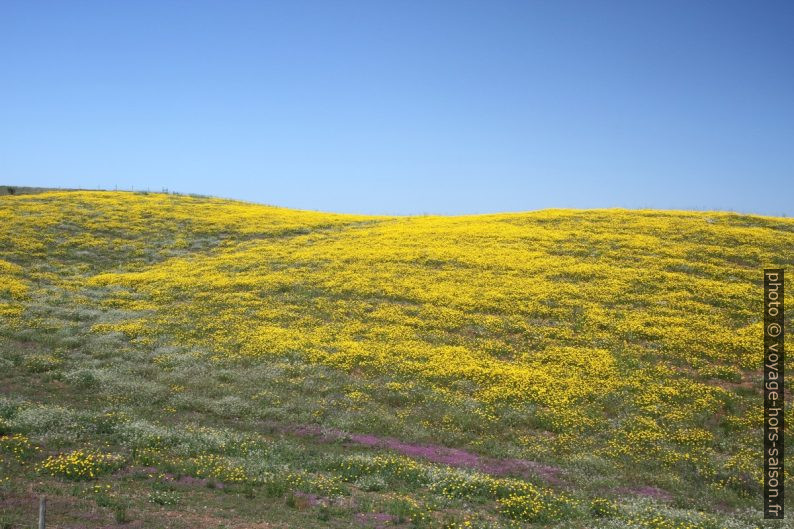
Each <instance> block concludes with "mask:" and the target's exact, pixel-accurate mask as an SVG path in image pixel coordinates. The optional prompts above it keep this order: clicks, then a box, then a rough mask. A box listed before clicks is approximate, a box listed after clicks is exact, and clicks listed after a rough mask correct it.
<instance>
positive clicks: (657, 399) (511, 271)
mask: <svg viewBox="0 0 794 529" xmlns="http://www.w3.org/2000/svg"><path fill="white" fill-rule="evenodd" d="M792 264H794V220H789V219H783V218H772V217H758V216H748V215H737V214H732V213H717V212H702V213H701V212H684V211H651V210H647V211H628V210H592V211H578V210H546V211H540V212H533V213H515V214H499V215H479V216H465V217H439V216H416V217H373V216H354V215H335V214H326V213H317V212H309V211H295V210H289V209H282V208H276V207H269V206H262V205H254V204H247V203H241V202H235V201H229V200H219V199H213V198H206V197H188V196H181V195H168V194H149V193H122V192H77V191H75V192H51V193H47V192H45V193H37V194H21V193H15V194H13V195H4V196H0V435H2V437H0V455H2V463H0V513H2V514H0V524H5V525H4V527H17V526H20V527H29V526H31V525H32V524H33V522H34V520H35V516H34V514H35V512H34V511H35V498H36V497H37V496H38V495H39V494H46V495H47V496H48V497H49V498H50V520H51V523H52V524H54V526H56V527H91V528H93V527H108V526H113V525H118V526H124V527H179V528H182V527H184V528H188V527H196V526H206V527H263V528H264V527H362V528H366V527H389V526H399V527H411V526H414V527H431V528H436V527H438V528H441V527H449V528H458V527H459V528H464V527H474V528H500V527H505V528H506V527H524V526H527V527H535V526H537V527H559V528H563V527H565V528H569V527H581V528H604V529H606V528H622V527H629V528H659V529H667V528H680V529H684V528H713V529H719V528H750V527H759V526H761V522H760V518H761V514H760V512H761V511H760V508H761V499H760V490H761V489H760V484H761V481H760V479H761V414H762V409H763V404H762V400H761V393H760V388H761V383H760V379H761V371H760V369H759V368H760V367H761V366H762V327H761V323H762V292H761V284H762V269H763V268H764V267H787V268H788V269H789V270H791V267H792ZM789 277H791V276H790V275H789ZM786 287H787V289H788V292H792V291H794V290H792V288H791V282H790V281H789V282H787V285H786ZM789 304H790V303H789ZM787 328H788V329H789V336H790V329H792V328H794V326H792V324H791V322H790V321H789V322H788V327H787ZM789 339H790V338H789ZM789 402H790V399H789ZM786 417H787V420H789V421H790V420H791V410H790V409H788V410H787V411H786ZM789 446H790V445H789ZM789 508H791V507H789ZM768 526H769V527H782V526H785V527H791V526H792V525H790V524H789V525H785V524H780V523H778V524H777V525H775V524H772V523H770V524H768Z"/></svg>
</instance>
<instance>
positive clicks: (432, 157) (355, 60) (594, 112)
mask: <svg viewBox="0 0 794 529" xmlns="http://www.w3.org/2000/svg"><path fill="white" fill-rule="evenodd" d="M792 27H794V2H788V1H783V2H774V1H764V2H750V1H749V0H748V1H746V2H731V1H719V2H717V1H705V0H704V1H698V2H691V1H676V0H672V1H671V0H666V1H659V2H653V1H642V2H636V1H625V2H612V1H584V0H582V1H580V2H570V1H562V0H555V1H551V0H549V1H543V2H533V1H528V0H527V1H517V2H505V1H494V2H486V1H481V2H465V1H450V2H444V1H428V2H424V1H405V2H386V1H377V0H370V1H361V2H341V1H334V0H324V1H316V2H303V1H292V0H290V1H282V2H265V1H256V2H253V1H252V2H241V1H224V2H221V1H213V2H204V1H200V0H195V1H169V0H157V1H143V0H136V1H134V2H107V1H96V2H88V1H77V0H76V1H69V2H56V1H52V2H38V1H33V0H26V1H19V2H16V1H3V2H2V3H0V65H2V67H0V183H2V184H16V185H36V186H56V187H87V188H96V187H102V188H109V189H113V188H114V187H118V188H119V189H129V188H133V187H134V188H135V189H145V188H149V189H151V190H160V189H162V188H168V189H170V190H176V191H181V192H194V193H203V194H211V195H216V196H224V197H233V198H239V199H244V200H250V201H255V202H264V203H269V204H277V205H281V206H288V207H296V208H305V209H319V210H326V211H340V212H360V213H398V214H408V213H443V214H463V213H482V212H496V211H523V210H534V209H542V208H547V207H574V208H591V207H615V206H617V207H630V208H644V207H651V208H684V209H730V210H737V211H743V212H756V213H763V214H772V215H781V214H785V215H792V214H794V31H792V30H791V28H792Z"/></svg>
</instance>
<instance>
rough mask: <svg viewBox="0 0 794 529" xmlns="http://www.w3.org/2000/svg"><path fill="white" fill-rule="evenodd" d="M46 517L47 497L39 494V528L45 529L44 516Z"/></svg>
mask: <svg viewBox="0 0 794 529" xmlns="http://www.w3.org/2000/svg"><path fill="white" fill-rule="evenodd" d="M46 517H47V499H46V498H45V497H44V496H39V529H45V528H44V525H45V523H46V522H45V518H46Z"/></svg>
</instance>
